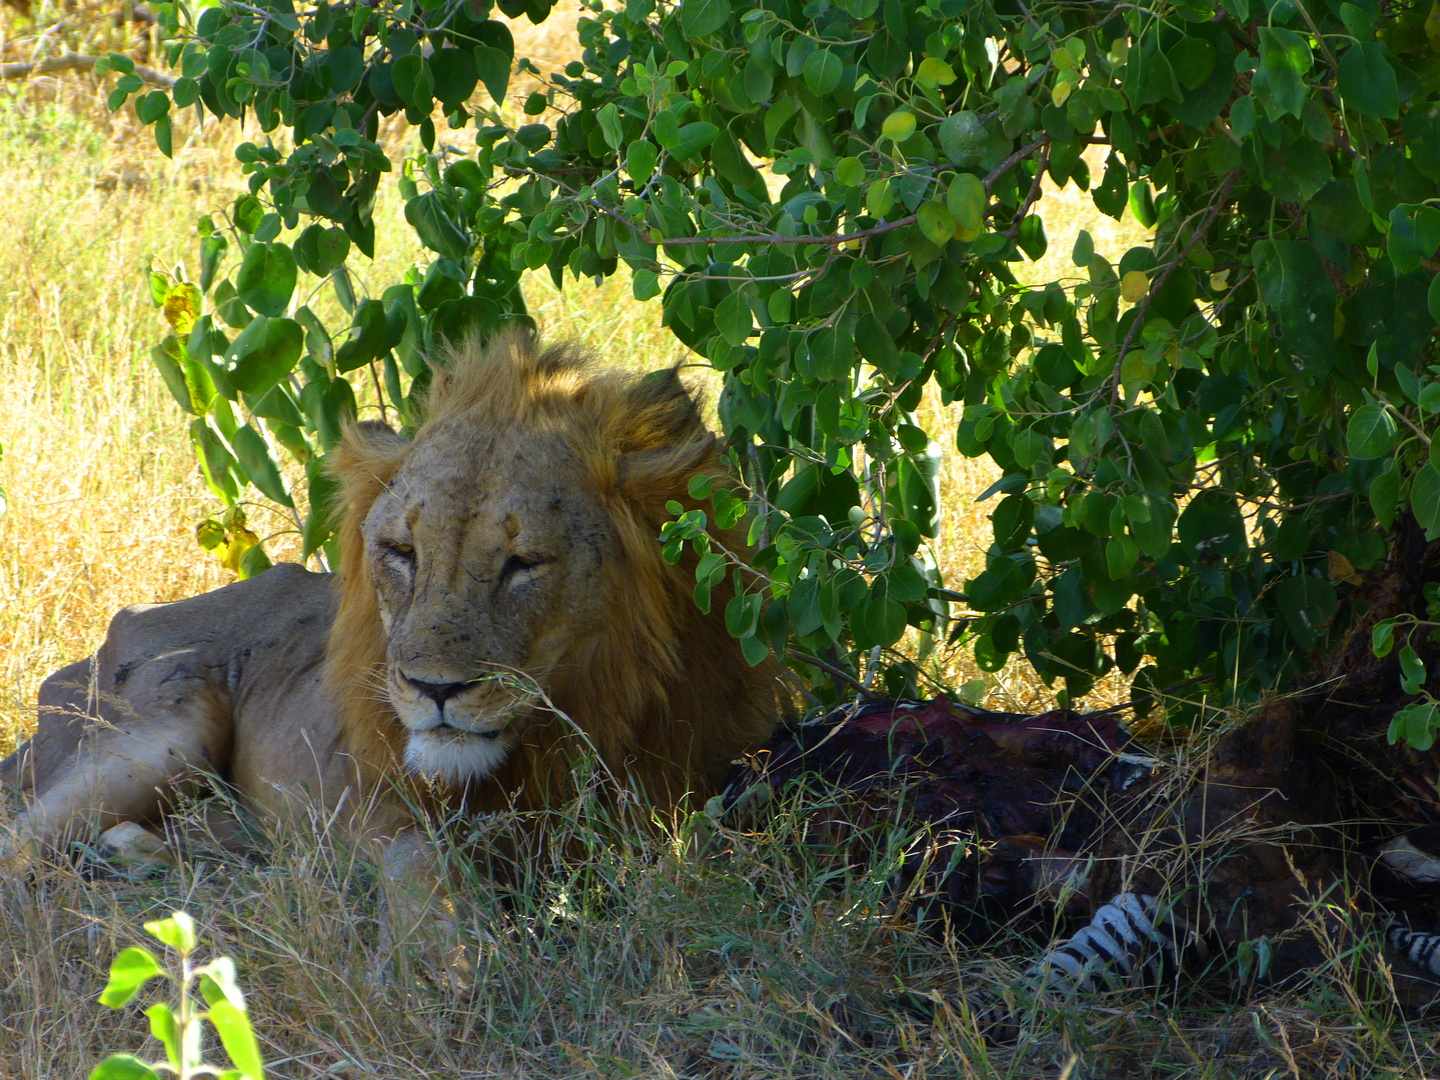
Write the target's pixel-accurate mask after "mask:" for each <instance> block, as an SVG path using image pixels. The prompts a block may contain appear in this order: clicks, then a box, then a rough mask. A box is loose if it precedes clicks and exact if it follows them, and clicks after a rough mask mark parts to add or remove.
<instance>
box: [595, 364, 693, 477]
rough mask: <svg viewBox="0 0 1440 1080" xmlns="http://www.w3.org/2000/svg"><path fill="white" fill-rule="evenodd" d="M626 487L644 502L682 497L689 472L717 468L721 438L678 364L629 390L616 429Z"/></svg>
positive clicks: (620, 473)
mask: <svg viewBox="0 0 1440 1080" xmlns="http://www.w3.org/2000/svg"><path fill="white" fill-rule="evenodd" d="M613 435H614V445H615V449H616V451H617V454H616V479H617V481H618V483H619V487H620V490H621V492H622V493H623V494H624V495H626V496H627V497H628V498H631V499H635V500H638V501H642V502H658V503H660V504H662V505H663V503H664V502H665V501H666V500H669V499H674V498H681V497H682V496H683V493H684V492H685V490H686V485H687V484H688V483H689V480H690V477H692V476H694V475H695V474H696V473H697V472H709V471H713V470H714V469H716V468H718V462H717V461H716V457H715V454H716V439H715V436H714V435H712V434H711V433H710V432H709V431H708V430H707V429H706V427H705V421H704V420H703V419H702V418H701V416H700V409H699V407H698V406H697V405H696V404H695V399H694V398H693V397H692V396H691V395H690V392H689V390H687V389H686V388H685V384H684V383H682V382H681V381H680V375H679V372H678V371H677V370H676V369H675V368H667V369H666V370H664V371H657V372H653V373H652V374H650V375H646V376H645V377H644V378H642V379H638V380H636V381H635V382H634V383H632V384H631V385H630V386H629V387H628V388H627V389H626V392H625V401H624V406H623V408H622V410H621V412H620V416H619V422H618V424H617V430H616V431H615V432H614V433H613Z"/></svg>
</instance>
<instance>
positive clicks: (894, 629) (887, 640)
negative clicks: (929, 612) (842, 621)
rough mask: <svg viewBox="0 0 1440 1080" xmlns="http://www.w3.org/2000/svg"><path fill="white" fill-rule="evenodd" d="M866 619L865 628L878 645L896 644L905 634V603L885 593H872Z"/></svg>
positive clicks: (865, 611)
mask: <svg viewBox="0 0 1440 1080" xmlns="http://www.w3.org/2000/svg"><path fill="white" fill-rule="evenodd" d="M864 619H865V630H866V632H867V633H868V634H869V637H870V640H871V641H872V642H874V643H875V644H876V645H880V646H887V645H894V644H895V643H896V642H897V641H899V640H900V639H901V638H902V637H904V636H905V605H904V604H902V603H900V602H899V601H898V600H892V599H890V597H889V596H886V595H885V594H884V593H878V594H877V593H871V595H870V599H869V601H868V602H867V603H866V604H865V608H864Z"/></svg>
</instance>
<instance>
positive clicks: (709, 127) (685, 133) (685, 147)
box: [670, 120, 720, 161]
mask: <svg viewBox="0 0 1440 1080" xmlns="http://www.w3.org/2000/svg"><path fill="white" fill-rule="evenodd" d="M719 134H720V129H719V128H718V127H716V126H715V125H714V124H710V123H706V122H705V121H704V120H697V121H695V122H694V123H693V124H686V125H685V126H684V127H682V128H681V129H680V141H679V142H678V143H676V144H675V145H674V146H672V147H670V156H671V157H673V158H675V160H677V161H684V160H685V159H686V158H688V157H693V156H694V155H695V154H698V153H699V152H700V151H701V150H704V149H705V147H707V146H709V145H710V144H711V143H712V142H714V141H715V139H716V136H718V135H719Z"/></svg>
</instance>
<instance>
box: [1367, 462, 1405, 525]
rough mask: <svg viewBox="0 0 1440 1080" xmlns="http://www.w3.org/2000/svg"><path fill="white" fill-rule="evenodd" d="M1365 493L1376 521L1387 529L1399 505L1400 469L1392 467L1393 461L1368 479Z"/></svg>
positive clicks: (1393, 519)
mask: <svg viewBox="0 0 1440 1080" xmlns="http://www.w3.org/2000/svg"><path fill="white" fill-rule="evenodd" d="M1366 494H1367V495H1368V496H1369V499H1370V509H1371V510H1373V511H1374V512H1375V521H1376V523H1377V524H1378V525H1379V526H1380V528H1382V529H1389V528H1390V526H1391V525H1392V524H1393V523H1394V521H1395V511H1396V509H1397V508H1398V507H1399V505H1400V470H1399V469H1397V468H1395V467H1394V463H1393V462H1391V463H1388V467H1387V468H1386V469H1385V470H1384V471H1382V472H1381V473H1380V475H1379V476H1377V477H1375V479H1374V480H1372V481H1370V488H1369V490H1368V491H1367V492H1366Z"/></svg>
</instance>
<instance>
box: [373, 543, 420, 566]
mask: <svg viewBox="0 0 1440 1080" xmlns="http://www.w3.org/2000/svg"><path fill="white" fill-rule="evenodd" d="M380 550H381V551H382V552H383V553H384V554H385V555H386V556H387V557H388V558H391V559H395V560H397V561H399V562H405V563H413V562H414V561H415V549H414V548H413V547H412V546H411V545H409V544H402V543H399V542H398V541H394V540H382V541H381V542H380Z"/></svg>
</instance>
